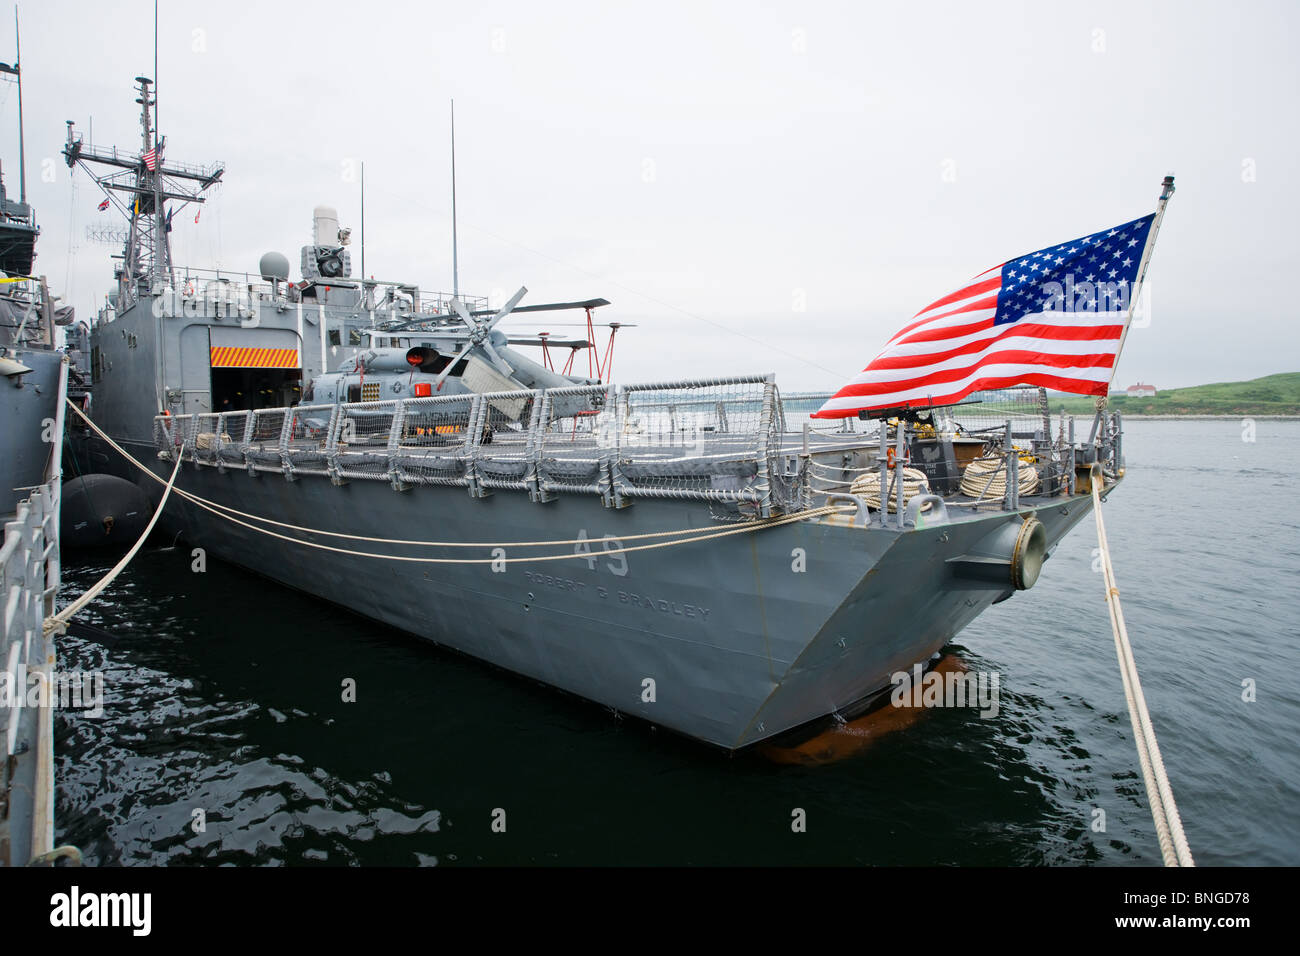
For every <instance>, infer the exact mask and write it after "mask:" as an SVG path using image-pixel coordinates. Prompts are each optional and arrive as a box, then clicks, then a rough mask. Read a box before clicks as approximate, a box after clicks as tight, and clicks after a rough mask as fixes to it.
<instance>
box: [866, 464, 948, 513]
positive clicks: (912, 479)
mask: <svg viewBox="0 0 1300 956" xmlns="http://www.w3.org/2000/svg"><path fill="white" fill-rule="evenodd" d="M899 470H900V469H897V468H895V469H894V470H893V471H891V472H890V474H889V510H890V511H897V510H898V474H899ZM901 471H902V474H903V507H904V508H906V507H907V502H908V501H910V500H911V499H912V498H913V497H914V496H916V495H928V494H929V493H930V482H929V479H927V478H926V476H925V472H923V471H921V470H919V469H917V468H903V469H901ZM849 494H853V495H857V496H858V497H859V498H861V499H862V500H863V501H865V502H866V503H867V507H869V508H875V509H877V510H879V509H880V471H879V469H876V470H875V471H869V472H867V473H865V474H862V475H858V477H856V478H854V479H853V484H852V485H850V486H849Z"/></svg>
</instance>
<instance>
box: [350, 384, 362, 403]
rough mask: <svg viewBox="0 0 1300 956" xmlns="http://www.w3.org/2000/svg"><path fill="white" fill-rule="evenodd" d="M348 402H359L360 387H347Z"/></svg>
mask: <svg viewBox="0 0 1300 956" xmlns="http://www.w3.org/2000/svg"><path fill="white" fill-rule="evenodd" d="M348 401H349V402H359V401H361V386H360V385H349V386H348Z"/></svg>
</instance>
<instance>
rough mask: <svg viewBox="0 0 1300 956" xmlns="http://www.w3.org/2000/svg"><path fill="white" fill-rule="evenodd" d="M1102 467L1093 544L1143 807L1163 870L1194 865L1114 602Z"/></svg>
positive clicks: (1095, 493)
mask: <svg viewBox="0 0 1300 956" xmlns="http://www.w3.org/2000/svg"><path fill="white" fill-rule="evenodd" d="M1101 484H1102V478H1101V468H1100V467H1099V466H1097V465H1093V467H1092V509H1093V514H1094V515H1095V516H1096V518H1097V543H1098V545H1099V547H1100V551H1101V569H1102V574H1103V576H1104V579H1105V583H1106V605H1107V607H1108V608H1109V609H1110V624H1111V629H1112V630H1113V631H1114V633H1115V653H1116V654H1117V655H1118V657H1119V671H1120V676H1121V677H1122V678H1123V681H1124V697H1125V699H1126V700H1127V701H1128V714H1129V719H1130V721H1131V722H1132V724H1133V739H1134V741H1135V743H1136V744H1137V752H1138V761H1139V763H1141V765H1142V777H1143V779H1144V780H1145V781H1146V788H1147V802H1148V803H1150V804H1151V817H1152V819H1153V820H1154V821H1155V825H1156V837H1157V839H1159V841H1160V855H1161V856H1162V857H1163V858H1164V862H1165V866H1195V865H1196V864H1195V863H1194V862H1193V861H1192V851H1191V850H1190V849H1189V848H1188V846H1187V837H1186V835H1184V833H1183V821H1182V818H1181V817H1179V815H1178V805H1177V804H1176V803H1175V802H1174V791H1173V788H1172V787H1170V785H1169V775H1168V774H1167V773H1165V764H1164V761H1163V760H1162V759H1161V757H1160V744H1159V743H1158V742H1157V741H1156V732H1155V729H1154V728H1153V727H1152V726H1151V714H1150V713H1149V712H1148V711H1147V702H1146V697H1145V696H1144V695H1143V694H1142V682H1141V681H1140V680H1139V679H1138V670H1137V662H1136V661H1135V660H1134V659H1133V647H1132V645H1130V644H1129V640H1128V628H1127V627H1125V626H1124V612H1123V609H1122V608H1121V607H1120V603H1119V587H1118V586H1117V585H1116V584H1115V569H1114V567H1113V566H1112V565H1111V562H1110V545H1109V543H1108V542H1107V541H1106V525H1105V523H1104V522H1103V521H1102V518H1101Z"/></svg>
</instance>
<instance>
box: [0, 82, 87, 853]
mask: <svg viewBox="0 0 1300 956" xmlns="http://www.w3.org/2000/svg"><path fill="white" fill-rule="evenodd" d="M0 74H2V75H3V76H4V78H5V79H7V78H8V77H13V79H14V80H16V81H17V83H18V104H19V137H18V140H19V164H18V183H19V185H18V198H17V199H14V198H13V197H12V196H11V195H10V193H9V191H8V189H7V187H6V185H5V181H4V177H3V174H2V173H0V520H2V521H3V522H4V538H3V544H2V545H0V665H2V666H3V668H4V670H3V672H0V732H3V734H4V738H5V759H4V762H3V766H0V865H4V866H8V865H16V866H24V865H26V864H28V863H29V862H31V861H34V860H48V859H49V857H48V856H47V855H48V854H51V853H52V852H53V841H54V763H53V737H54V728H53V712H52V709H51V706H52V701H51V700H50V699H49V697H47V696H45V694H46V693H47V692H48V690H49V688H50V686H51V677H52V674H53V668H54V659H55V644H54V635H53V634H50V633H47V629H46V627H45V622H46V619H47V618H48V617H49V616H50V615H52V614H53V612H54V599H55V594H56V592H57V591H58V587H59V581H60V559H59V524H60V500H61V491H62V489H61V473H62V464H61V462H62V448H63V441H62V434H63V420H64V419H63V415H64V396H65V395H66V394H67V391H68V383H69V370H70V365H69V362H68V360H67V356H66V355H65V353H64V352H63V351H62V350H61V349H60V348H59V347H58V344H59V343H58V342H57V341H56V338H57V336H58V329H59V327H60V326H66V325H68V324H70V323H72V322H73V320H74V315H73V312H72V309H71V308H69V307H66V306H62V305H60V304H59V300H58V297H56V296H54V295H52V294H51V293H50V290H49V284H48V282H47V280H46V277H45V276H40V275H35V274H34V271H35V270H34V269H33V265H34V262H35V258H36V242H37V239H38V237H39V236H40V227H39V226H38V225H37V223H36V214H35V212H34V210H33V209H32V207H31V205H30V204H28V202H27V181H26V169H25V163H24V161H23V135H22V74H21V65H20V62H19V60H18V59H17V58H15V61H14V63H13V65H12V66H10V65H9V64H7V63H0Z"/></svg>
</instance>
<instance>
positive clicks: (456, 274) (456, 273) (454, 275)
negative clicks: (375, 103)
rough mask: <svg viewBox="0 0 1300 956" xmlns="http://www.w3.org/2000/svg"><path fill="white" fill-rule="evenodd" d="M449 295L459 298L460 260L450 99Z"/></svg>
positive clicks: (453, 112)
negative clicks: (457, 240) (457, 249)
mask: <svg viewBox="0 0 1300 956" xmlns="http://www.w3.org/2000/svg"><path fill="white" fill-rule="evenodd" d="M451 297H452V298H453V299H459V298H460V262H459V261H458V260H457V257H456V101H455V100H452V101H451Z"/></svg>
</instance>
